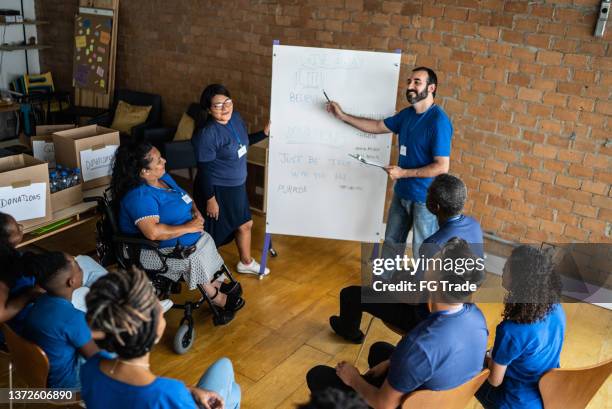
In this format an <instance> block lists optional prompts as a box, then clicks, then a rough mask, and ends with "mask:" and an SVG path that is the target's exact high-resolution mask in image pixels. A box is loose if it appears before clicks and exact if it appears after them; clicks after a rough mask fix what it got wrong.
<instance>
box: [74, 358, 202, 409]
mask: <svg viewBox="0 0 612 409" xmlns="http://www.w3.org/2000/svg"><path fill="white" fill-rule="evenodd" d="M103 359H104V357H103V356H102V355H101V354H96V355H95V356H93V357H92V358H90V359H88V360H87V362H86V363H85V364H84V365H83V366H82V367H81V379H84V380H86V381H83V387H82V390H81V394H82V396H83V398H84V399H85V401H86V402H87V408H88V409H98V408H99V409H107V408H129V409H152V408H159V409H170V408H177V409H178V408H193V409H195V408H196V404H195V402H194V400H193V397H192V396H191V393H190V392H189V389H187V387H186V386H185V384H184V383H183V382H181V381H178V380H176V379H170V378H162V377H156V378H155V379H154V380H153V381H152V382H150V383H148V384H143V385H138V384H134V383H127V382H121V381H118V380H115V379H113V378H111V377H109V376H108V375H106V374H105V373H104V372H102V370H101V369H100V363H101V362H102V360H103Z"/></svg>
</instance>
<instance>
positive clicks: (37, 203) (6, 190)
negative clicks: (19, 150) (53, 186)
mask: <svg viewBox="0 0 612 409" xmlns="http://www.w3.org/2000/svg"><path fill="white" fill-rule="evenodd" d="M41 184H44V186H41ZM30 189H31V191H29V190H30ZM34 189H35V190H34ZM0 212H4V213H9V214H11V215H12V216H13V217H15V218H16V219H17V220H18V221H19V223H21V224H22V225H23V226H24V227H25V228H28V227H31V226H35V225H38V224H41V223H44V222H46V221H49V220H51V215H52V213H51V198H50V192H49V168H48V167H47V164H46V163H45V162H42V161H40V160H38V159H36V158H34V157H32V156H30V155H24V154H21V155H13V156H7V157H5V158H0ZM35 212H38V213H39V216H34V214H35Z"/></svg>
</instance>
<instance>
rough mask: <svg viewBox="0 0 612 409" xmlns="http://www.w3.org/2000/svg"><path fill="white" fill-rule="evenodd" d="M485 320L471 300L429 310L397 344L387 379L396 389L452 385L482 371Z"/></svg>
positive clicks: (400, 390)
mask: <svg viewBox="0 0 612 409" xmlns="http://www.w3.org/2000/svg"><path fill="white" fill-rule="evenodd" d="M488 334H489V331H488V330H487V323H486V321H485V318H484V316H483V315H482V312H480V310H479V309H478V307H477V306H476V305H474V304H464V305H463V308H462V309H461V310H460V311H457V312H455V313H452V314H447V313H445V312H435V313H431V314H429V316H428V317H427V318H425V319H424V320H423V321H421V322H420V323H419V324H418V325H417V326H416V327H414V329H413V330H412V331H410V332H409V333H408V334H407V335H406V336H404V338H402V340H401V341H400V342H399V344H397V347H396V348H395V351H394V352H393V354H392V355H391V358H390V366H389V373H388V375H387V381H388V382H389V385H391V386H392V387H393V389H395V390H396V391H399V392H403V393H409V392H412V391H414V390H417V389H430V390H434V391H440V390H446V389H452V388H455V387H457V386H459V385H461V384H463V383H465V382H467V381H469V380H470V379H471V378H473V377H474V376H476V375H477V374H479V373H480V372H481V371H482V368H483V362H484V356H485V352H486V350H487V337H488Z"/></svg>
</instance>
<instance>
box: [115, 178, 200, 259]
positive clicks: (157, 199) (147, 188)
mask: <svg viewBox="0 0 612 409" xmlns="http://www.w3.org/2000/svg"><path fill="white" fill-rule="evenodd" d="M160 179H161V180H163V181H164V182H166V184H167V185H168V186H169V187H170V189H162V188H158V187H154V186H151V185H148V184H146V183H143V184H141V185H140V186H138V187H136V188H134V189H132V190H130V191H129V192H128V193H127V194H126V195H125V196H124V197H123V199H121V208H120V210H119V229H121V231H122V232H123V233H125V234H132V235H142V232H141V231H140V230H139V229H138V226H137V225H136V223H138V222H139V221H140V220H142V219H144V218H147V217H151V216H157V217H159V222H160V223H162V224H167V225H170V226H180V225H182V224H185V223H187V222H189V221H190V220H191V219H192V218H193V216H192V214H191V211H192V202H191V198H190V197H189V195H188V194H187V192H185V191H184V190H183V189H181V187H180V186H179V185H177V184H176V182H175V181H174V179H172V177H170V175H169V174H167V173H165V174H164V175H163V176H162V177H161V178H160ZM184 198H185V199H184ZM200 236H201V234H200V233H187V234H183V235H182V236H180V237H178V238H174V239H168V240H162V241H160V243H159V246H160V247H162V248H164V247H174V246H176V242H177V240H178V242H179V243H180V244H181V245H182V246H191V245H193V244H195V243H196V242H197V241H198V240H199V238H200Z"/></svg>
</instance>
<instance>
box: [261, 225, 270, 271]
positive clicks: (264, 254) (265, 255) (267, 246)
mask: <svg viewBox="0 0 612 409" xmlns="http://www.w3.org/2000/svg"><path fill="white" fill-rule="evenodd" d="M271 240H272V236H271V235H270V233H266V235H265V236H264V247H263V251H262V254H261V264H260V267H259V279H260V280H261V279H262V278H263V277H264V271H266V263H267V261H268V250H269V249H270V241H271Z"/></svg>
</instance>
